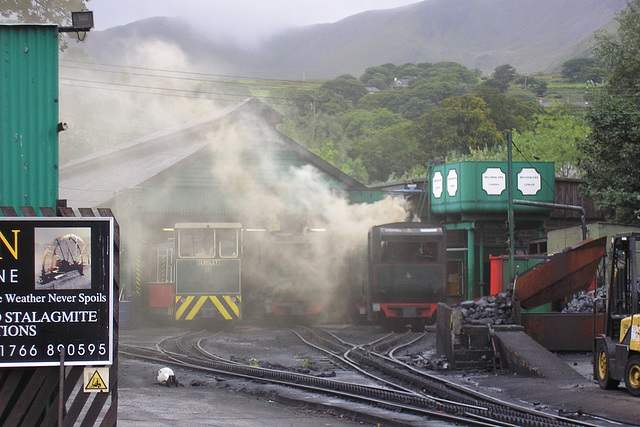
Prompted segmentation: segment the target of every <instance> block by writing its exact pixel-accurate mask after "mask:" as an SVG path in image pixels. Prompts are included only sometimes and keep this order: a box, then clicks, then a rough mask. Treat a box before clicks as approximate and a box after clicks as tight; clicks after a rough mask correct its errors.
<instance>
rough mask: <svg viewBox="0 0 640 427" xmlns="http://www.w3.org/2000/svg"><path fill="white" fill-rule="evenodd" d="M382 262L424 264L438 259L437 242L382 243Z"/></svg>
mask: <svg viewBox="0 0 640 427" xmlns="http://www.w3.org/2000/svg"><path fill="white" fill-rule="evenodd" d="M380 244H381V249H382V251H381V255H382V256H381V258H382V261H395V262H400V261H401V262H424V261H436V260H437V259H438V243H437V242H394V241H381V242H380Z"/></svg>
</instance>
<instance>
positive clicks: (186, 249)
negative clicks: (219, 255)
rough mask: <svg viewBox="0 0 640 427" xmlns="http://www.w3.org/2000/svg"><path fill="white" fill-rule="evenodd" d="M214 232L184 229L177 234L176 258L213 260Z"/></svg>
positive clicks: (202, 229)
mask: <svg viewBox="0 0 640 427" xmlns="http://www.w3.org/2000/svg"><path fill="white" fill-rule="evenodd" d="M215 255H216V253H215V231H214V230H212V229H208V228H185V229H181V230H180V231H179V234H178V256H180V257H181V258H213V257H214V256H215Z"/></svg>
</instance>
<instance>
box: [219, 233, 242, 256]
mask: <svg viewBox="0 0 640 427" xmlns="http://www.w3.org/2000/svg"><path fill="white" fill-rule="evenodd" d="M218 245H219V248H218V253H219V254H220V258H237V257H238V230H235V229H234V230H218Z"/></svg>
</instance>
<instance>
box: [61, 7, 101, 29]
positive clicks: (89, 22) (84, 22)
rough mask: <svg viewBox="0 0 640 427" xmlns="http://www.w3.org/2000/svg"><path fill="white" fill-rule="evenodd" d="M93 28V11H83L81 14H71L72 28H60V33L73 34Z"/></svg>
mask: <svg viewBox="0 0 640 427" xmlns="http://www.w3.org/2000/svg"><path fill="white" fill-rule="evenodd" d="M92 28H93V11H91V10H82V11H80V12H71V26H70V27H58V32H60V33H73V32H76V33H78V32H80V31H85V32H86V31H89V30H91V29H92Z"/></svg>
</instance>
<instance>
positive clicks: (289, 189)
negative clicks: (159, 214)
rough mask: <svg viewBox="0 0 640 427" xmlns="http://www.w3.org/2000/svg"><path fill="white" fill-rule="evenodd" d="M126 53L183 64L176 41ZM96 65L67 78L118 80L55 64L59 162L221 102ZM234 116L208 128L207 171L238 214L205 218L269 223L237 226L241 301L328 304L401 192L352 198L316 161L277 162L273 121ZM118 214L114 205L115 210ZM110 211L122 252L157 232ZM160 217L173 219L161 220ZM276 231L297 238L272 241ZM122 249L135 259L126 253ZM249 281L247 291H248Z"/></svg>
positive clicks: (350, 279) (353, 286)
mask: <svg viewBox="0 0 640 427" xmlns="http://www.w3.org/2000/svg"><path fill="white" fill-rule="evenodd" d="M167 53H169V54H167ZM77 57H78V52H77V51H75V50H73V49H71V50H70V52H67V53H65V55H64V56H63V58H77ZM80 58H82V55H80ZM160 58H161V59H160ZM82 60H83V61H85V60H87V59H86V57H85V58H82ZM167 61H170V62H167ZM125 62H129V63H131V64H135V65H136V66H138V67H148V68H157V69H189V66H188V64H186V59H185V56H184V55H183V54H182V53H181V52H180V51H179V49H177V48H176V47H175V46H173V45H171V44H167V43H165V42H160V41H158V42H152V43H149V44H145V45H144V46H142V45H141V46H140V48H139V49H138V50H137V54H136V55H134V57H131V58H129V59H128V60H127V59H125ZM90 68H91V67H90ZM98 68H100V66H98V65H96V66H95V69H85V70H82V71H74V73H76V74H74V78H78V79H91V80H101V81H105V82H107V83H117V84H118V85H117V86H115V88H116V89H117V90H113V88H114V86H109V85H105V86H102V85H93V86H92V87H91V88H90V89H87V88H83V87H82V85H81V84H80V83H78V82H75V83H73V82H70V83H69V84H66V85H65V75H67V74H68V73H67V72H66V71H65V70H64V69H63V70H62V71H63V75H62V76H61V77H62V80H61V82H62V83H63V84H62V86H61V110H60V115H61V119H62V120H63V121H66V122H68V123H69V124H70V127H69V131H67V132H64V133H63V134H62V135H61V138H60V147H61V162H62V163H64V161H65V160H69V159H71V158H73V156H74V155H75V156H77V155H79V154H85V153H87V152H91V151H99V150H100V149H102V148H105V147H109V146H113V145H116V144H118V143H120V142H125V141H130V140H133V139H135V138H137V137H140V136H143V135H147V134H150V133H152V132H153V131H155V130H159V129H165V128H167V127H170V126H173V125H177V124H181V123H184V122H187V121H190V120H194V119H197V118H200V117H201V116H204V115H207V114H211V113H212V112H213V111H215V110H216V109H218V108H220V107H219V104H218V103H216V102H215V101H213V100H210V99H198V98H180V97H175V96H158V95H156V94H153V93H150V92H148V91H145V92H144V93H139V91H138V90H133V89H130V86H127V85H129V84H130V85H131V86H138V85H140V84H141V83H140V81H139V80H138V79H140V77H135V76H131V75H128V74H126V73H125V74H123V75H113V74H105V73H103V72H101V70H99V69H98ZM155 83H157V84H159V85H160V86H161V87H164V88H167V89H185V88H189V89H190V90H198V88H201V87H202V85H203V83H201V82H200V83H194V82H190V83H189V82H185V81H184V80H178V81H176V82H171V81H170V80H169V81H167V80H166V79H160V78H155V77H150V76H147V77H145V80H144V83H142V84H143V85H144V86H152V85H153V84H155ZM186 84H190V85H191V86H185V85H186ZM87 95H89V96H87ZM90 95H95V96H90ZM227 105H229V103H228V102H227V103H225V106H227ZM237 123H238V124H237V125H235V126H234V125H229V126H227V127H226V128H222V129H216V130H215V131H212V132H211V133H210V134H209V135H206V138H207V139H208V140H209V142H210V145H209V146H210V149H211V150H212V151H213V153H214V156H213V157H214V158H215V163H214V164H212V165H211V171H212V173H213V175H214V177H215V180H216V182H218V183H219V185H220V187H221V188H224V189H225V191H224V192H225V194H227V195H231V196H230V197H228V200H226V202H225V203H227V204H230V205H231V206H230V207H229V211H232V212H237V213H238V214H237V215H238V217H237V218H224V219H221V218H213V217H212V218H210V219H208V220H209V221H211V222H215V221H237V222H240V223H242V224H243V226H244V227H245V229H249V228H253V229H265V230H267V232H264V233H259V232H254V233H250V232H246V233H245V237H246V241H245V254H246V255H248V257H247V259H246V260H245V261H244V262H243V273H244V276H245V277H246V279H247V280H246V282H245V283H244V285H243V286H245V287H244V291H245V301H247V300H249V301H250V300H251V299H252V298H253V300H254V302H256V304H257V305H256V307H255V308H256V309H258V310H261V309H262V308H263V307H262V306H261V304H262V303H263V302H267V301H269V300H270V299H278V298H282V299H291V300H295V299H305V300H309V299H311V300H315V301H321V300H326V301H330V302H332V304H334V303H335V301H344V302H346V301H348V296H349V295H347V294H349V293H351V292H355V291H356V290H357V289H358V288H360V287H361V286H362V285H363V283H364V280H366V244H367V232H368V230H369V229H370V228H371V227H372V226H373V225H377V224H383V223H388V222H396V221H404V220H405V219H406V218H407V215H408V209H407V207H406V206H405V201H404V200H402V199H395V198H386V199H384V200H382V201H380V202H377V203H374V204H350V203H349V202H348V200H347V196H346V195H345V194H343V193H341V192H340V191H337V190H335V189H331V188H330V185H329V184H328V183H327V182H326V177H324V176H322V175H321V174H320V173H319V172H318V171H317V170H316V169H315V168H313V167H311V166H302V167H300V166H295V165H286V164H284V165H283V164H282V161H281V156H280V155H279V154H280V152H281V151H282V150H284V151H286V150H287V149H288V147H286V146H283V145H282V144H283V142H282V140H281V137H280V136H278V135H277V134H276V131H275V130H274V129H273V127H272V126H271V125H268V124H266V123H264V122H263V121H261V120H256V119H255V118H251V117H243V118H241V120H240V121H238V122H237ZM247 159H249V162H247ZM248 163H249V165H248ZM158 198H159V199H160V198H162V195H158ZM116 214H117V215H121V213H119V212H117V211H116ZM118 221H119V222H120V223H121V225H122V226H123V228H122V230H123V233H122V239H123V245H124V247H125V248H130V249H131V250H130V251H129V254H128V255H129V256H130V255H131V253H133V252H136V251H139V250H141V249H140V245H141V242H151V243H153V240H154V238H153V237H149V236H153V235H154V234H155V235H156V236H157V235H158V229H159V226H161V225H160V224H158V223H151V222H150V221H149V220H148V218H124V217H122V216H119V217H118ZM183 221H185V218H173V223H177V222H183ZM127 225H129V226H128V227H127ZM162 225H164V226H171V225H173V224H171V223H170V222H167V221H165V223H164V224H162ZM312 229H314V230H318V229H322V230H326V231H323V232H313V231H310V230H312ZM147 233H150V234H147ZM275 235H278V236H281V237H282V236H284V237H286V238H289V239H290V242H298V244H281V245H276V244H274V241H273V238H274V236H275ZM285 240H286V239H285ZM257 248H260V249H259V250H258V249H257ZM122 259H123V262H133V260H132V259H127V256H126V255H125V257H123V258H122ZM125 260H126V261H125ZM250 291H251V292H253V296H249V295H251V294H250V293H249V292H250ZM245 314H247V312H246V311H245Z"/></svg>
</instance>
